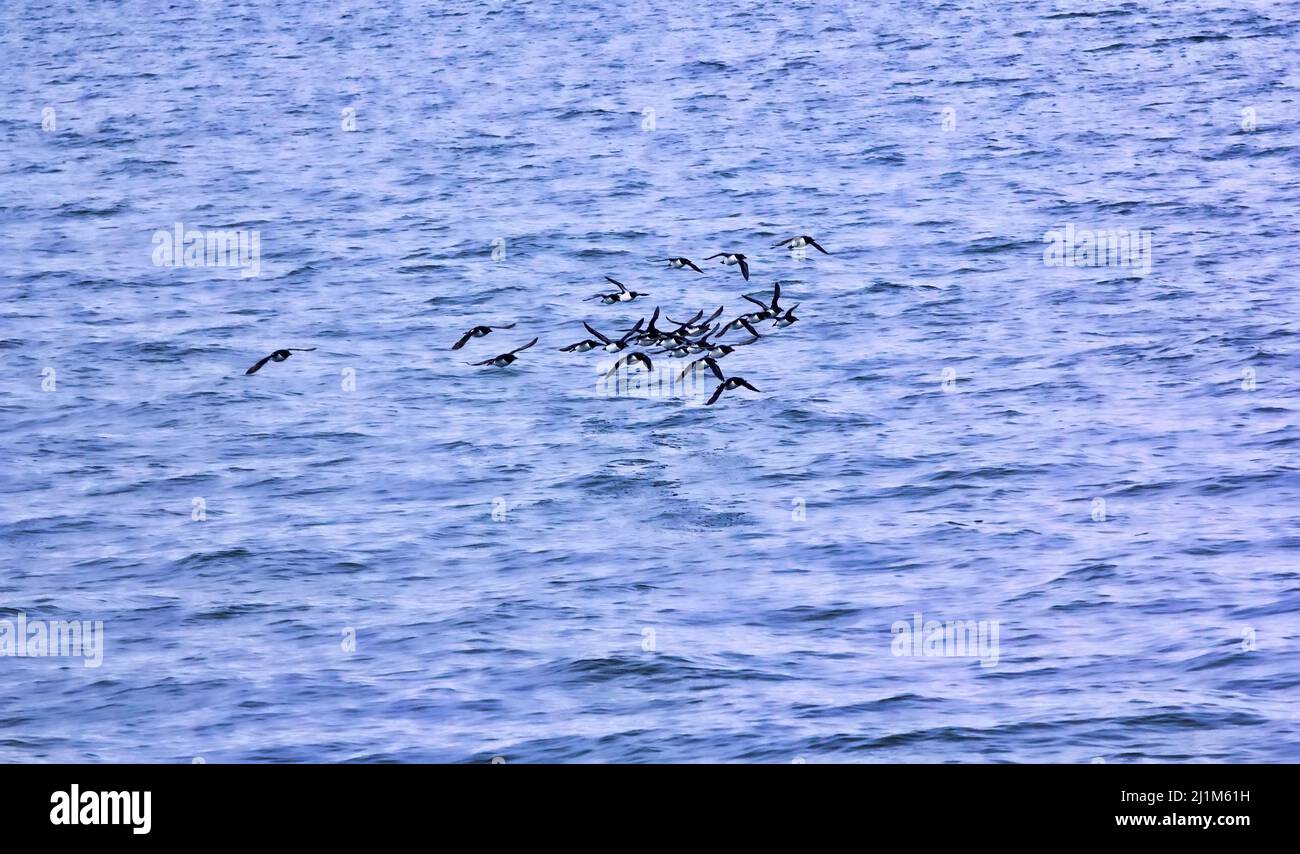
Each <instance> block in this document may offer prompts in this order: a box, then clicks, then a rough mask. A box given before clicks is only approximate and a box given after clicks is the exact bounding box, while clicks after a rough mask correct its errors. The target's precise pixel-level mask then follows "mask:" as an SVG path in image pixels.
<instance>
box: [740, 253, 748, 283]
mask: <svg viewBox="0 0 1300 854" xmlns="http://www.w3.org/2000/svg"><path fill="white" fill-rule="evenodd" d="M740 275H742V276H744V277H745V281H747V282H748V281H749V263H748V262H747V261H746V260H745V259H744V258H741V259H740Z"/></svg>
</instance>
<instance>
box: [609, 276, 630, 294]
mask: <svg viewBox="0 0 1300 854" xmlns="http://www.w3.org/2000/svg"><path fill="white" fill-rule="evenodd" d="M605 281H607V282H609V283H610V284H611V285H618V289H619V290H620V291H622V292H623V293H627V288H626V287H624V286H623V283H622V282H620V281H619V280H618V279H611V278H610V277H609V276H606V277H605Z"/></svg>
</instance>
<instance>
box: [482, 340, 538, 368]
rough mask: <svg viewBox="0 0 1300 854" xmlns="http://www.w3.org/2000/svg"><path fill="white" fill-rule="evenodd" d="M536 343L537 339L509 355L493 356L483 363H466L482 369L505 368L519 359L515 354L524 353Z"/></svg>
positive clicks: (517, 348)
mask: <svg viewBox="0 0 1300 854" xmlns="http://www.w3.org/2000/svg"><path fill="white" fill-rule="evenodd" d="M536 343H537V339H536V338H534V339H533V340H532V341H529V342H528V343H527V344H525V345H524V346H522V347H516V348H515V349H513V350H511V351H510V352H509V353H502V354H501V355H500V356H493V357H492V358H491V359H484V360H483V361H481V362H466V363H465V364H467V365H469V366H471V367H475V368H478V367H481V366H483V365H492V366H494V367H497V368H504V367H505V366H506V365H508V364H510V363H511V362H513V361H514V360H515V359H517V358H519V357H518V356H516V355H515V353H522V352H523V351H525V350H527V349H528V348H529V347H531V346H533V345H534V344H536Z"/></svg>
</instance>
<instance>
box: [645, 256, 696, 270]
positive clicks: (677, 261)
mask: <svg viewBox="0 0 1300 854" xmlns="http://www.w3.org/2000/svg"><path fill="white" fill-rule="evenodd" d="M650 261H651V263H654V264H662V263H663V262H664V261H667V262H668V266H669V267H672V268H673V269H675V270H680V269H681V268H682V267H690V268H691V269H692V270H694V271H695V272H697V273H703V272H704V271H703V270H701V269H700V268H699V267H696V266H695V262H693V261H692V260H691V259H690V258H651V259H650Z"/></svg>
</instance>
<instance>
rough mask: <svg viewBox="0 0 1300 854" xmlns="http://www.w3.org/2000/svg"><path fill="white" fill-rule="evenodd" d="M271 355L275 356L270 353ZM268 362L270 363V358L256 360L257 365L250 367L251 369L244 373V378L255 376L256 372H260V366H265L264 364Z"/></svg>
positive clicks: (264, 357)
mask: <svg viewBox="0 0 1300 854" xmlns="http://www.w3.org/2000/svg"><path fill="white" fill-rule="evenodd" d="M271 355H272V356H273V355H275V354H274V353H272V354H271ZM269 361H271V356H263V357H262V358H260V359H258V360H257V364H255V365H253V367H251V368H249V369H248V370H246V371H244V376H248V375H249V374H255V373H257V372H258V371H260V370H262V366H263V365H265V364H266V363H267V362H269Z"/></svg>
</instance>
